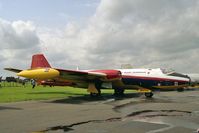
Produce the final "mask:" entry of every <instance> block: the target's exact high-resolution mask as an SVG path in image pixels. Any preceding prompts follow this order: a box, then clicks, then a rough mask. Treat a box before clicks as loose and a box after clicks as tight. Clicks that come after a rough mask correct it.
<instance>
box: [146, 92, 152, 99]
mask: <svg viewBox="0 0 199 133" xmlns="http://www.w3.org/2000/svg"><path fill="white" fill-rule="evenodd" d="M144 95H145V97H147V98H152V97H153V92H146V93H144Z"/></svg>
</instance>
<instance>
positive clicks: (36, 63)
mask: <svg viewBox="0 0 199 133" xmlns="http://www.w3.org/2000/svg"><path fill="white" fill-rule="evenodd" d="M46 67H48V68H50V67H51V66H50V64H49V63H48V61H47V60H46V58H45V57H44V55H43V54H36V55H33V56H32V63H31V69H34V68H46Z"/></svg>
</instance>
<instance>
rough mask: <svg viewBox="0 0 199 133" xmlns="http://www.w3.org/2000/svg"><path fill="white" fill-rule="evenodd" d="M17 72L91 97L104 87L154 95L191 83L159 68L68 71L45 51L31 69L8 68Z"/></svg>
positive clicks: (40, 82)
mask: <svg viewBox="0 0 199 133" xmlns="http://www.w3.org/2000/svg"><path fill="white" fill-rule="evenodd" d="M5 70H9V71H13V72H16V73H17V75H18V76H21V77H25V78H29V79H35V80H37V81H38V84H40V85H49V86H74V87H80V88H87V89H88V92H90V94H91V96H96V95H100V94H101V89H102V88H112V89H114V90H115V95H122V94H123V93H124V90H125V89H135V90H138V92H141V93H145V96H146V97H152V96H153V93H152V91H154V90H165V89H172V90H176V89H179V88H183V87H186V86H188V85H189V82H190V78H189V77H188V76H186V75H183V74H179V73H175V72H165V70H163V69H160V68H157V69H112V70H65V69H59V68H52V67H51V66H50V64H49V63H48V61H47V60H46V58H45V57H44V55H43V54H36V55H33V57H32V64H31V68H30V69H28V70H19V69H14V68H5Z"/></svg>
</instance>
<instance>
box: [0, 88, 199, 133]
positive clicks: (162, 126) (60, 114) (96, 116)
mask: <svg viewBox="0 0 199 133" xmlns="http://www.w3.org/2000/svg"><path fill="white" fill-rule="evenodd" d="M198 101H199V91H185V92H160V93H156V94H155V96H154V98H152V99H146V98H145V97H144V96H140V97H138V96H136V95H135V94H132V95H131V94H128V95H127V96H126V97H124V98H117V99H115V98H114V97H113V96H104V97H102V98H99V99H90V98H89V97H88V96H87V95H86V96H80V97H75V98H74V97H70V98H67V99H58V100H51V101H28V102H17V103H1V104H0V131H1V132H3V133H64V132H67V133H77V132H88V133H109V132H115V133H120V132H124V133H132V132H135V133H176V132H181V133H189V132H190V133H193V132H196V130H197V129H198V128H199V103H198Z"/></svg>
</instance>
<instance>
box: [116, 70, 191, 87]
mask: <svg viewBox="0 0 199 133" xmlns="http://www.w3.org/2000/svg"><path fill="white" fill-rule="evenodd" d="M118 70H119V71H120V72H121V74H122V83H123V84H120V85H121V86H120V87H122V88H125V87H127V88H129V87H131V86H133V85H138V86H142V87H146V88H150V89H177V88H181V87H185V86H187V85H189V82H190V78H189V77H188V76H186V75H183V74H179V73H175V72H166V71H164V70H163V69H160V68H156V69H118ZM116 86H117V85H116Z"/></svg>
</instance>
